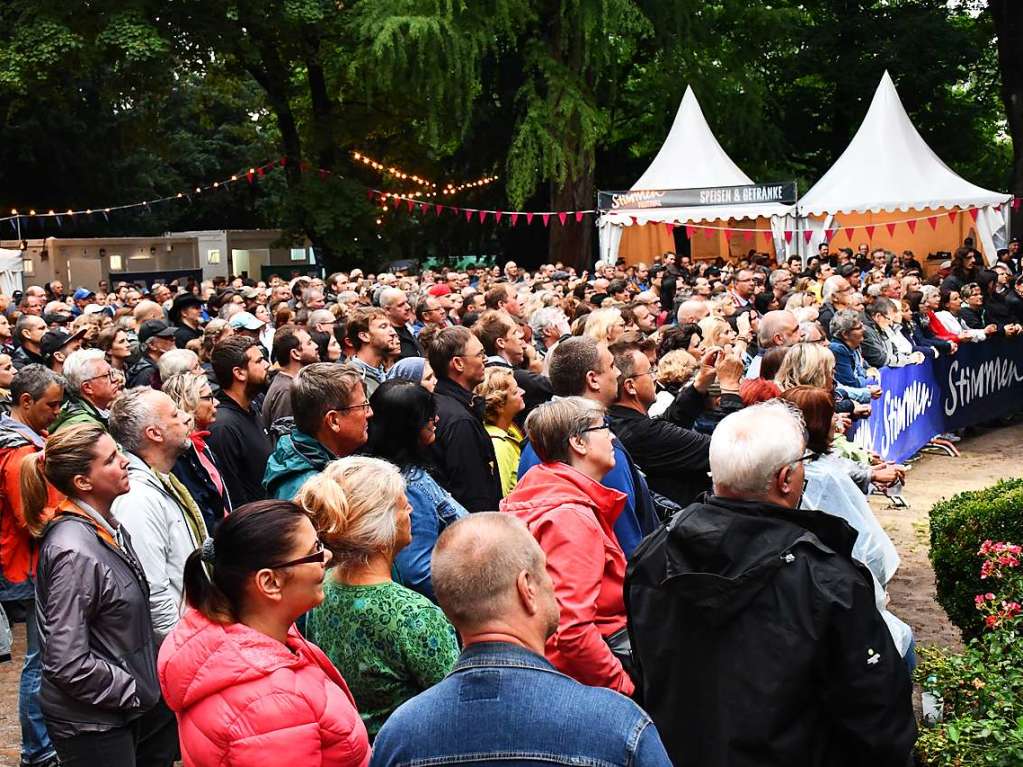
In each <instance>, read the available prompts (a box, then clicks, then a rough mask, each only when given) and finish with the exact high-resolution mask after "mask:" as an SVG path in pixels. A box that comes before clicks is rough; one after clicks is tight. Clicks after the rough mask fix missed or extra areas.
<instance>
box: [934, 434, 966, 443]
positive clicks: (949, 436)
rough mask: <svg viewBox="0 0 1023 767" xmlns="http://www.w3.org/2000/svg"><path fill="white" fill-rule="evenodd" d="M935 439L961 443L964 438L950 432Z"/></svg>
mask: <svg viewBox="0 0 1023 767" xmlns="http://www.w3.org/2000/svg"><path fill="white" fill-rule="evenodd" d="M935 439H943V440H945V441H946V442H959V441H960V440H962V437H960V436H959V435H958V434H953V433H952V432H950V431H949V432H945V433H944V434H939V435H938V436H937V437H935Z"/></svg>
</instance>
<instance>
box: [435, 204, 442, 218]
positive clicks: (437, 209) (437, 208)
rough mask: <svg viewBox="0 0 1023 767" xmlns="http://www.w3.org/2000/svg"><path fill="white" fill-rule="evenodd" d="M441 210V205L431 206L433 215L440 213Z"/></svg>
mask: <svg viewBox="0 0 1023 767" xmlns="http://www.w3.org/2000/svg"><path fill="white" fill-rule="evenodd" d="M443 210H444V206H443V205H434V206H433V213H434V215H435V216H440V214H441V213H442V212H443Z"/></svg>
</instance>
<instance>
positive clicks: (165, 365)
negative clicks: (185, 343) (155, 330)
mask: <svg viewBox="0 0 1023 767" xmlns="http://www.w3.org/2000/svg"><path fill="white" fill-rule="evenodd" d="M156 366H157V368H158V369H159V371H160V380H161V381H166V380H168V379H169V378H170V377H171V376H175V375H177V374H178V373H191V372H193V371H195V369H196V368H198V367H199V355H197V354H196V353H195V352H193V351H192V350H191V349H171V350H170V351H169V352H164V353H163V355H162V356H161V357H160V361H159V362H158V363H156Z"/></svg>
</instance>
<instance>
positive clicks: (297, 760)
mask: <svg viewBox="0 0 1023 767" xmlns="http://www.w3.org/2000/svg"><path fill="white" fill-rule="evenodd" d="M330 561H331V551H330V550H329V549H325V548H324V545H323V544H322V543H321V542H320V540H319V539H318V538H317V536H316V530H315V528H314V527H313V525H312V524H311V523H310V521H309V518H308V517H307V516H306V515H305V514H304V513H303V512H302V509H301V508H299V507H298V506H296V505H295V504H294V503H292V502H290V501H257V502H255V503H249V504H246V505H245V506H242V507H241V508H239V509H237V510H235V511H234V512H233V513H232V514H230V515H228V516H227V517H225V518H224V519H223V521H221V523H220V524H219V525H218V527H217V529H216V531H215V532H214V534H213V537H212V538H207V539H206V541H205V543H203V546H202V548H201V549H197V550H196V551H194V552H192V554H191V555H190V556H189V557H188V559H187V560H186V562H185V572H184V584H185V601H186V602H187V604H188V610H187V611H186V612H185V614H184V616H183V617H182V618H181V620H180V621H179V622H178V624H177V626H175V627H174V630H173V631H171V633H170V634H169V635H168V636H167V639H166V640H165V641H164V643H163V646H162V647H161V648H160V658H159V662H158V668H159V675H160V686H161V687H162V688H163V694H164V696H165V697H166V699H167V704H168V705H169V706H170V708H171V709H172V710H173V711H174V712H175V713H176V714H177V717H178V728H179V731H180V737H181V755H182V758H183V760H184V763H185V765H186V767H205V766H206V765H217V767H232V766H233V765H237V766H238V767H241V766H242V765H245V766H246V767H247V766H248V765H255V764H283V763H285V762H288V763H290V764H294V765H306V764H315V765H321V767H340V766H341V765H346V766H347V765H351V766H352V767H362V766H363V765H367V764H368V763H369V758H370V749H369V739H368V738H367V736H366V728H365V726H363V723H362V720H361V719H360V718H359V712H358V711H357V710H356V708H355V702H354V700H353V699H352V694H351V692H349V690H348V686H347V685H346V684H345V680H344V679H342V678H341V675H340V674H339V673H338V671H337V669H336V668H334V666H332V665H331V663H330V661H329V660H328V659H327V657H326V656H325V655H324V654H323V652H322V651H321V650H320V649H319V648H318V647H316V646H315V645H313V644H311V643H309V642H307V641H306V640H305V639H304V638H303V637H302V635H301V634H300V633H299V631H298V629H297V628H295V620H296V619H297V618H298V617H299V616H300V615H302V614H304V613H306V612H308V611H309V610H311V609H313V608H314V607H316V605H318V604H319V603H320V602H322V601H323V581H324V578H325V576H326V573H327V565H328V564H329V563H330Z"/></svg>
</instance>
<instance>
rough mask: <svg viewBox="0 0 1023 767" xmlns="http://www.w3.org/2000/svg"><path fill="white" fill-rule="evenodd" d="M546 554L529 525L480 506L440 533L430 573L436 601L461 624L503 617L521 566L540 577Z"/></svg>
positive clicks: (445, 612) (513, 517) (464, 626)
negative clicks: (479, 508)
mask: <svg viewBox="0 0 1023 767" xmlns="http://www.w3.org/2000/svg"><path fill="white" fill-rule="evenodd" d="M545 566H546V559H545V557H544V553H543V549H541V548H540V546H539V544H537V542H536V540H535V539H534V538H533V536H532V535H531V534H530V532H529V530H528V529H527V528H526V525H525V523H524V522H522V520H520V519H519V518H518V517H515V516H514V515H512V514H507V513H502V512H497V511H481V512H477V513H475V514H470V515H469V516H468V517H463V518H462V519H459V520H457V521H456V522H454V523H453V524H451V525H449V526H448V528H447V529H446V530H444V532H443V533H441V534H440V536H439V537H438V538H437V544H436V545H435V546H434V549H433V557H432V559H431V561H430V577H431V581H432V583H433V591H434V593H435V594H436V596H437V603H438V604H439V605H440V606H441V609H442V610H444V614H445V615H447V616H448V619H449V620H450V621H451V622H452V624H454V625H455V626H456V627H458V628H462V629H464V628H466V627H474V626H482V625H484V624H485V623H487V622H489V621H492V620H495V619H497V618H500V617H501V616H502V614H504V611H506V610H507V609H508V608H509V606H510V604H511V602H512V600H513V599H514V596H513V595H514V593H515V583H516V581H517V580H518V577H519V574H520V573H522V571H523V570H525V571H526V572H528V573H529V574H530V575H532V576H534V577H536V578H541V577H542V575H543V571H544V568H545Z"/></svg>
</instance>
